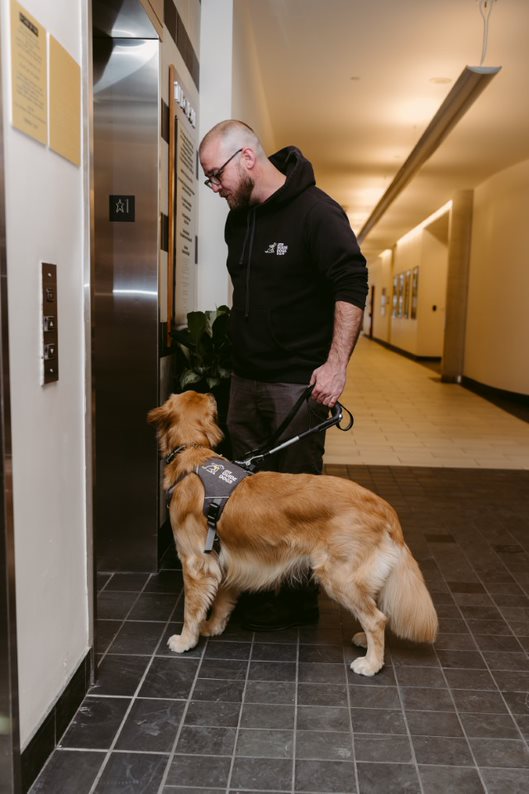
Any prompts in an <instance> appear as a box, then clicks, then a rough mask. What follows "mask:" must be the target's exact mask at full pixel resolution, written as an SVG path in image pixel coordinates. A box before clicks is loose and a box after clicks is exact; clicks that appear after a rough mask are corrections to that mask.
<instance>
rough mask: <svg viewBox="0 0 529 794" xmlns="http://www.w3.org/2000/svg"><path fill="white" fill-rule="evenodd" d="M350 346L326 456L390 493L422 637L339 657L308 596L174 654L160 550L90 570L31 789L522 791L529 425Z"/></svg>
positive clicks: (380, 793)
mask: <svg viewBox="0 0 529 794" xmlns="http://www.w3.org/2000/svg"><path fill="white" fill-rule="evenodd" d="M357 354H358V358H357V362H356V364H355V367H354V368H353V367H352V373H351V374H352V377H351V379H350V384H349V387H348V392H347V393H346V395H344V403H345V404H347V405H348V406H349V407H350V408H351V409H354V413H355V415H356V417H357V427H356V430H355V431H354V441H353V438H352V436H353V434H352V433H351V434H341V435H343V436H344V437H349V453H350V454H347V451H346V448H345V444H344V441H343V439H342V438H341V435H340V434H338V436H337V438H338V439H339V441H337V443H336V444H333V443H330V444H329V445H328V455H327V470H328V472H329V473H332V474H335V475H337V476H340V477H350V478H351V479H354V480H356V481H357V482H360V483H361V484H363V485H365V486H366V487H368V488H371V489H372V490H374V491H376V492H377V493H379V494H380V495H381V496H383V497H384V498H385V499H387V500H388V501H389V502H391V503H392V504H393V505H394V507H395V508H396V509H397V510H398V512H399V515H400V517H401V521H402V524H403V527H404V531H405V534H406V538H407V541H408V543H409V545H410V546H411V548H412V550H413V552H414V554H415V556H416V558H417V559H418V560H419V562H420V565H421V568H422V570H423V572H424V574H425V578H426V580H427V583H428V585H429V588H430V591H431V592H432V596H433V598H434V601H435V603H436V606H437V609H438V613H439V616H440V625H441V630H440V635H439V638H438V641H437V642H436V644H435V646H434V647H433V648H430V647H425V646H421V645H412V644H410V643H406V642H402V641H399V640H397V639H396V638H395V637H392V636H391V635H390V636H389V637H388V648H387V653H386V666H385V668H384V669H383V671H381V672H380V673H379V674H378V675H377V676H375V677H374V678H362V677H360V676H356V675H355V674H354V673H352V671H351V670H350V669H349V664H350V662H351V660H352V659H353V658H355V657H356V656H357V655H359V654H360V653H361V651H360V650H359V649H356V648H354V647H353V646H352V645H351V643H350V637H351V634H352V633H353V631H354V629H355V623H354V620H353V618H352V617H351V616H350V615H348V614H347V613H345V612H344V611H343V610H342V609H341V608H339V607H338V606H336V605H335V604H334V603H332V602H330V601H329V600H327V599H326V598H323V597H322V598H321V618H320V622H319V625H318V626H315V627H306V628H303V629H296V630H290V631H287V632H279V633H271V634H252V633H248V632H244V631H243V630H242V629H240V627H239V626H238V625H237V624H236V622H233V623H232V624H230V626H229V627H228V629H227V631H226V633H225V634H224V635H223V636H222V637H220V638H215V639H212V640H202V641H201V643H200V645H199V646H198V647H197V648H196V649H195V650H194V651H191V652H190V653H187V654H186V655H185V656H182V657H179V656H175V655H174V654H171V653H170V652H169V650H168V649H167V647H166V640H167V637H168V636H169V635H170V634H172V633H173V632H174V631H175V630H176V631H178V629H179V625H180V621H181V619H182V605H183V597H182V592H181V574H180V571H179V569H178V568H179V564H178V560H177V559H176V556H175V555H174V553H173V552H171V553H169V554H168V555H167V557H166V559H165V560H164V565H163V568H162V570H161V571H160V572H159V573H158V574H151V575H149V574H119V573H114V574H112V573H108V574H100V575H99V577H98V581H99V595H98V604H99V614H98V618H99V619H98V631H97V653H98V663H99V677H98V681H97V684H96V685H95V686H94V687H93V688H92V689H91V690H90V691H89V693H88V695H87V697H86V698H85V699H84V701H83V704H82V705H81V707H80V709H79V711H78V713H77V715H76V716H75V718H74V720H73V721H72V723H71V724H70V726H69V727H68V729H67V731H66V732H65V734H64V736H63V737H62V740H61V742H60V745H59V747H58V749H57V750H56V751H55V752H54V753H53V755H52V756H51V757H50V759H49V761H48V763H47V765H46V766H45V768H44V770H43V771H42V772H41V774H40V776H39V778H38V779H37V780H36V782H35V783H34V785H33V787H32V788H31V793H32V794H37V793H39V794H43V793H44V792H45V793H47V794H93V793H96V792H101V793H102V794H114V793H116V794H118V792H119V793H120V794H121V793H122V792H127V793H128V792H130V793H131V794H136V792H141V794H151V792H152V793H153V794H184V792H186V793H187V794H192V793H193V794H213V792H215V793H216V794H220V793H221V792H225V793H227V792H239V794H241V793H243V792H254V794H256V793H257V792H269V793H272V792H299V794H301V792H305V793H306V794H327V793H329V794H330V793H331V792H332V793H333V794H336V793H339V792H341V793H342V794H349V793H352V792H359V794H389V793H390V792H418V793H420V794H474V792H476V793H477V792H487V794H505V793H506V792H509V794H522V792H523V794H526V792H527V791H529V749H528V741H529V655H528V654H529V471H527V469H528V468H529V463H528V461H527V457H525V458H524V454H525V455H526V456H527V455H528V452H529V435H528V430H529V425H526V424H525V423H524V422H522V421H521V420H518V419H514V418H513V417H511V416H509V414H506V413H505V412H504V411H501V410H500V409H496V408H495V407H494V406H490V404H489V403H486V402H485V401H484V400H482V399H481V398H479V397H477V396H476V395H474V394H470V393H468V395H467V393H466V392H465V390H463V389H461V387H457V386H447V385H445V384H440V383H439V382H437V381H435V380H432V374H433V373H432V372H431V371H430V370H428V369H426V368H425V367H422V366H420V365H417V364H415V363H413V362H411V361H408V360H407V359H403V358H402V357H400V356H397V355H396V354H394V353H390V352H389V351H386V350H385V349H383V348H380V347H379V346H378V345H373V343H369V342H367V340H362V344H361V346H360V348H359V350H358V351H357V353H355V357H356V356H357ZM371 361H372V362H373V364H372V365H371V363H370V362H371ZM383 376H384V377H383ZM353 379H354V384H353V383H352V382H351V380H353ZM388 383H389V384H390V385H389V386H388ZM369 384H371V385H369ZM353 389H355V390H356V393H355V398H354V402H355V405H354V406H353V400H352V396H353ZM369 389H371V391H370V392H369ZM415 389H417V400H416V401H415V403H414V401H413V395H414V390H415ZM463 392H464V393H463ZM461 393H463V394H461ZM429 395H430V396H429ZM467 398H468V399H467ZM429 401H430V402H429ZM430 403H431V405H430ZM478 416H479V418H480V419H479V421H476V417H478ZM511 420H512V421H511ZM366 425H367V427H368V428H370V429H371V430H372V431H373V432H372V439H370V438H369V437H368V433H367V430H366V431H365V433H364V430H363V426H366ZM446 428H449V431H448V435H447V438H446V440H447V441H450V442H452V443H451V444H450V445H449V448H450V449H449V455H448V454H444V453H443V454H442V455H441V452H442V449H443V447H442V445H441V446H439V447H435V449H436V450H438V453H437V454H438V455H439V457H436V458H435V465H434V466H432V465H431V460H430V459H429V458H428V453H429V454H430V455H432V456H433V451H432V450H433V449H434V446H433V440H436V443H437V441H439V440H440V439H441V437H442V433H443V432H444V431H445V430H446ZM480 428H481V429H480ZM333 432H335V433H338V431H333ZM358 433H360V438H358V437H357V434H358ZM410 433H413V434H414V437H413V439H412V443H411V446H410V447H409V449H411V450H413V455H415V456H416V457H413V456H412V455H411V453H410V457H409V458H408V460H407V461H404V460H399V461H398V462H397V463H396V462H395V460H394V459H393V457H391V455H390V453H392V454H393V455H395V456H397V457H398V456H399V455H405V453H404V452H403V451H402V450H403V448H404V447H405V445H406V439H408V441H409V440H410V438H409V434H410ZM480 441H481V442H482V446H480V445H479V444H480ZM378 442H380V443H378ZM513 450H514V451H515V452H516V451H518V452H520V454H519V455H516V454H514V453H513ZM524 451H525V452H524ZM353 453H359V454H353ZM467 453H468V454H467ZM372 455H373V457H374V458H375V460H372V459H371V456H372ZM385 455H387V456H388V458H385ZM472 455H473V456H475V457H471V456H472ZM487 455H490V457H489V458H487ZM452 456H453V457H452ZM410 459H411V460H412V461H413V462H411V460H410ZM498 459H501V460H502V463H501V467H500V465H499V464H498V463H497V461H498ZM384 460H385V461H386V462H385V463H384ZM471 460H472V461H475V462H473V463H471V462H470V461H471ZM486 460H490V461H496V463H491V464H488V465H487V464H486V463H484V461H486ZM462 461H464V462H462ZM405 462H406V463H408V465H402V464H403V463H405ZM371 464H373V465H371ZM399 464H400V465H399ZM480 464H483V465H480Z"/></svg>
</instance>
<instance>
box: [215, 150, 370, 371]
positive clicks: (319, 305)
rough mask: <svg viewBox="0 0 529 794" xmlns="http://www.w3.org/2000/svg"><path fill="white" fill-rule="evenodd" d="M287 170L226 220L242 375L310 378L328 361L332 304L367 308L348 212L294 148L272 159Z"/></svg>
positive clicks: (234, 334) (237, 363) (236, 364)
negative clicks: (269, 191) (260, 198)
mask: <svg viewBox="0 0 529 794" xmlns="http://www.w3.org/2000/svg"><path fill="white" fill-rule="evenodd" d="M270 160H271V162H272V163H273V164H274V165H275V167H276V168H278V169H279V170H280V171H281V172H282V173H284V174H286V177H287V178H286V182H285V184H284V185H283V186H282V187H281V188H280V189H279V190H277V191H276V192H275V193H274V194H273V195H272V196H270V198H269V199H267V201H265V202H264V203H262V204H256V205H253V206H251V207H249V208H248V209H243V210H232V211H231V212H230V213H229V214H228V218H227V221H226V230H225V239H226V243H227V244H228V270H229V273H230V276H231V279H232V282H233V309H232V315H231V338H232V342H233V370H234V372H235V373H236V374H237V375H240V376H241V377H243V378H250V379H255V380H261V381H268V382H286V383H308V381H309V379H310V375H311V374H312V372H313V370H314V369H315V368H316V367H319V366H320V365H321V364H323V363H324V362H325V360H326V359H327V355H328V352H329V347H330V344H331V340H332V332H333V320H334V304H335V302H336V301H346V302H347V303H352V304H354V305H355V306H358V307H359V308H361V309H363V308H364V305H365V299H366V295H367V269H366V261H365V259H364V257H363V256H362V254H361V252H360V249H359V247H358V243H357V242H356V238H355V236H354V234H353V232H352V230H351V227H350V225H349V221H348V220H347V216H346V214H345V213H344V211H343V210H342V208H341V207H340V206H339V204H337V203H336V202H335V201H334V200H333V199H332V198H330V196H328V195H327V194H326V193H324V192H323V191H322V190H320V189H319V188H317V187H316V183H315V179H314V172H313V170H312V166H311V164H310V163H309V161H308V160H306V159H305V158H304V157H303V155H302V153H301V152H300V151H299V149H296V148H295V147H293V146H289V147H286V148H285V149H281V150H280V151H279V152H277V153H276V154H274V155H272V156H271V157H270Z"/></svg>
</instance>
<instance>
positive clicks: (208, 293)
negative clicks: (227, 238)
mask: <svg viewBox="0 0 529 794" xmlns="http://www.w3.org/2000/svg"><path fill="white" fill-rule="evenodd" d="M201 5H202V15H201V20H200V119H199V140H202V138H203V137H204V135H205V134H206V132H208V130H210V129H211V128H212V127H213V126H214V125H215V124H217V123H218V122H219V121H222V120H223V119H229V118H231V117H232V78H231V73H232V44H233V0H202V4H201ZM219 165H220V163H219ZM200 175H201V178H200V179H199V183H198V190H199V203H198V212H199V214H198V281H197V302H198V306H197V308H199V309H214V308H215V307H216V306H220V305H222V304H225V303H228V302H229V296H230V290H229V278H228V273H227V271H226V256H227V248H226V245H225V243H224V224H225V223H226V215H227V214H228V206H227V204H226V202H225V201H224V199H221V198H220V196H219V195H217V194H216V193H213V191H212V190H209V189H208V188H207V187H206V186H205V185H204V184H203V177H202V171H201V169H200Z"/></svg>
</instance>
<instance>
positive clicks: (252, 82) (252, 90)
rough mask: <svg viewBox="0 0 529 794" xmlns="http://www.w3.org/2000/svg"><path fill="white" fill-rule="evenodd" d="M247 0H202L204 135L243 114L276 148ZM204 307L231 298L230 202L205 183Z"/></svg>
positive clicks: (201, 214)
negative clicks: (227, 227) (227, 233)
mask: <svg viewBox="0 0 529 794" xmlns="http://www.w3.org/2000/svg"><path fill="white" fill-rule="evenodd" d="M247 15H248V8H247V5H246V4H245V3H244V0H202V15H201V23H200V126H199V129H200V136H199V137H200V138H202V137H203V136H204V135H205V134H206V132H208V130H210V129H211V127H213V126H214V125H215V124H217V123H218V122H219V121H223V120H224V119H229V118H239V119H241V120H242V121H245V122H246V123H247V124H249V125H250V126H251V127H253V129H254V130H255V132H256V133H257V134H258V135H259V137H260V138H261V140H262V142H263V146H264V148H265V150H266V151H267V152H268V153H269V154H272V152H273V151H274V150H275V141H274V136H273V131H272V126H271V123H270V117H269V114H268V109H267V105H266V98H265V96H264V91H263V86H262V81H261V76H260V73H259V67H258V63H257V56H256V51H255V43H254V40H253V35H252V32H251V29H250V26H249V24H248V16H247ZM199 191H200V200H199V249H198V250H199V272H198V308H200V309H213V308H215V306H219V305H220V304H222V303H228V304H229V303H231V284H230V281H229V277H228V274H227V271H226V256H227V248H226V245H225V243H224V224H225V222H226V215H227V214H228V206H227V204H226V202H225V201H224V199H221V198H220V197H219V196H218V195H217V194H215V193H213V192H212V191H211V190H208V189H207V188H205V187H203V186H202V184H200V183H199Z"/></svg>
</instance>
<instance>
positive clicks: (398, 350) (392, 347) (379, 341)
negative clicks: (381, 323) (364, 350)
mask: <svg viewBox="0 0 529 794" xmlns="http://www.w3.org/2000/svg"><path fill="white" fill-rule="evenodd" d="M367 338H368V339H371V341H372V342H376V343H377V344H378V345H382V347H387V349H388V350H391V351H393V353H399V354H400V355H401V356H405V357H406V358H411V359H412V361H419V362H420V361H441V356H418V355H416V354H415V353H410V352H409V351H408V350H404V349H403V348H402V347H396V345H392V344H391V343H390V342H386V341H384V339H378V337H376V336H372V337H367Z"/></svg>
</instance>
